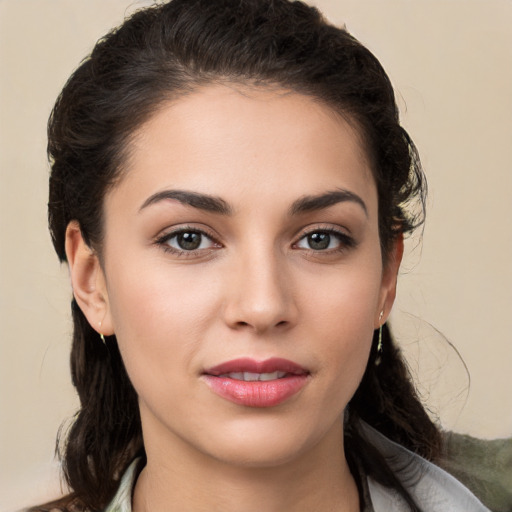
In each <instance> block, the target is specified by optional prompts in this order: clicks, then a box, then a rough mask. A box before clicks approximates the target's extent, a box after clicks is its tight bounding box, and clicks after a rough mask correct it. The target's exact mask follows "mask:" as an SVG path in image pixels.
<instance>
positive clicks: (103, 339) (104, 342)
mask: <svg viewBox="0 0 512 512" xmlns="http://www.w3.org/2000/svg"><path fill="white" fill-rule="evenodd" d="M99 327H100V329H101V322H100V323H99ZM99 335H100V338H101V341H102V342H103V345H105V346H106V345H107V342H106V341H105V336H103V334H102V333H101V332H100V333H99Z"/></svg>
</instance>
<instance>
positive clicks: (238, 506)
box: [133, 422, 359, 512]
mask: <svg viewBox="0 0 512 512" xmlns="http://www.w3.org/2000/svg"><path fill="white" fill-rule="evenodd" d="M176 448H177V446H176V444H174V446H173V450H172V453H169V452H167V453H166V452H165V450H162V449H161V447H156V446H155V447H153V446H151V444H149V445H148V444H147V443H146V453H147V465H146V467H145V468H144V469H143V470H142V472H141V474H140V476H139V478H138V480H137V484H136V486H135V492H134V498H133V511H134V512H150V511H151V512H159V511H169V510H193V511H194V512H203V511H204V512H206V511H208V512H211V511H212V510H222V511H223V512H240V510H243V511H244V512H260V511H261V510H265V511H268V512H282V511H283V510H286V511H289V512H306V511H307V512H310V511H311V510H318V511H322V512H324V511H325V512H327V511H329V512H331V511H332V512H356V511H358V510H359V497H358V493H357V487H356V485H355V482H354V479H353V477H352V475H351V473H350V470H349V468H348V465H347V462H346V459H345V456H344V450H343V429H342V425H341V422H340V423H339V425H336V428H334V429H333V430H332V432H329V433H328V434H327V435H326V436H325V437H324V438H323V439H322V440H321V441H320V442H319V443H318V444H317V445H316V446H315V447H314V448H312V449H311V450H309V451H308V452H306V453H303V454H301V455H299V456H297V457H295V458H293V460H290V461H286V462H281V463H279V464H276V465H273V466H270V467H249V466H245V465H242V464H236V465H234V464H230V463H227V462H225V461H219V460H218V459H214V458H212V457H208V456H206V455H204V454H202V453H197V452H195V451H194V450H193V449H192V448H191V447H190V446H189V445H186V444H185V443H183V444H182V446H180V447H179V448H180V449H176Z"/></svg>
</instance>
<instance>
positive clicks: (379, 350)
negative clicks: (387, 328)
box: [375, 311, 384, 366]
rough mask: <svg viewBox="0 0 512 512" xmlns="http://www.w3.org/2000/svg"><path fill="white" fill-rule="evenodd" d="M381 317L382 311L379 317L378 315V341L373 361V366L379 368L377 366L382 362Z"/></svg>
mask: <svg viewBox="0 0 512 512" xmlns="http://www.w3.org/2000/svg"><path fill="white" fill-rule="evenodd" d="M383 316H384V311H381V312H380V315H379V324H380V327H379V340H378V342H377V357H376V359H375V366H379V364H380V363H381V361H382V324H381V320H382V317H383Z"/></svg>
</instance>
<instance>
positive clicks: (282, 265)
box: [224, 251, 298, 334]
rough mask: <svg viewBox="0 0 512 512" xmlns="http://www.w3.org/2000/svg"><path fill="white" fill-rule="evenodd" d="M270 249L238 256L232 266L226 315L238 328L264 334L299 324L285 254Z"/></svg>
mask: <svg viewBox="0 0 512 512" xmlns="http://www.w3.org/2000/svg"><path fill="white" fill-rule="evenodd" d="M271 253H272V251H268V252H267V253H266V254H262V253H261V251H259V253H258V254H255V253H254V254H251V255H247V256H245V257H242V258H238V259H237V261H236V262H235V263H234V265H233V266H232V269H231V270H232V272H231V276H230V278H229V290H228V294H227V300H226V303H225V309H224V316H225V321H226V323H227V324H228V326H229V327H230V328H232V329H236V330H243V329H245V330H252V331H254V332H255V333H258V334H262V333H267V332H269V331H272V330H276V329H277V330H280V331H283V330H286V329H289V328H290V327H292V326H293V325H295V323H296V322H297V318H298V308H297V304H296V300H295V298H294V293H293V280H292V279H291V276H290V272H289V271H288V268H287V265H286V261H283V260H285V257H284V256H282V257H281V258H279V257H278V256H276V255H275V254H271Z"/></svg>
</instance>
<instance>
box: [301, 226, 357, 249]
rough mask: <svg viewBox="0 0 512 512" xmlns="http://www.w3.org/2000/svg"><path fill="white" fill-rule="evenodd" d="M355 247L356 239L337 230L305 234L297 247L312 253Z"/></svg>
mask: <svg viewBox="0 0 512 512" xmlns="http://www.w3.org/2000/svg"><path fill="white" fill-rule="evenodd" d="M354 245H355V242H354V239H353V238H352V237H350V236H349V235H347V234H346V233H343V232H340V231H337V230H318V231H311V232H310V233H307V234H305V235H304V236H303V237H302V238H301V239H300V240H299V241H298V242H297V245H296V246H297V247H298V248H299V249H307V250H310V251H331V250H337V249H340V250H341V249H346V248H350V247H354Z"/></svg>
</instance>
